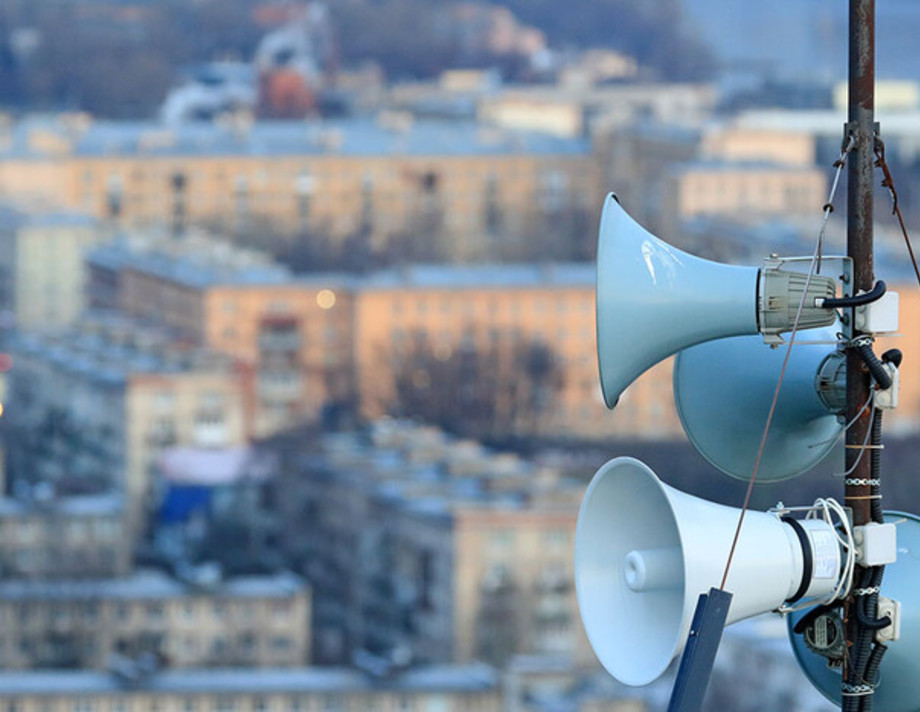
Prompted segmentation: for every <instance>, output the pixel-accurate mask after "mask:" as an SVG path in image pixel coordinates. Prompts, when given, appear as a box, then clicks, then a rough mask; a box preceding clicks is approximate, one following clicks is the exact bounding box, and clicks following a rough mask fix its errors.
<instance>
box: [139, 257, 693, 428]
mask: <svg viewBox="0 0 920 712" xmlns="http://www.w3.org/2000/svg"><path fill="white" fill-rule="evenodd" d="M448 269H450V268H448ZM545 270H546V271H545V275H546V277H547V280H548V281H547V282H546V283H545V284H540V283H539V282H535V283H534V284H532V285H528V286H523V285H522V286H514V285H482V286H476V287H457V286H450V285H449V284H448V285H445V286H437V285H432V286H418V285H415V284H413V283H412V274H413V272H412V268H408V269H407V270H406V271H405V272H404V273H397V275H396V279H395V282H394V283H393V285H391V286H387V287H380V286H375V285H374V284H373V281H371V283H369V284H368V285H367V286H362V282H361V280H360V279H358V280H356V281H355V282H354V283H351V284H349V283H347V282H344V281H342V280H337V279H329V280H324V279H321V278H318V279H310V280H302V281H292V282H289V283H286V284H279V285H232V284H227V285H220V286H211V287H201V288H191V287H189V286H186V285H184V284H182V283H179V282H177V281H174V280H170V279H166V278H163V277H159V276H155V275H152V274H150V273H146V272H140V271H135V270H127V271H126V272H124V273H123V279H122V283H123V287H124V288H123V294H124V295H125V297H124V299H123V304H124V308H125V309H126V310H127V311H128V312H129V313H133V314H137V315H141V316H147V317H148V318H152V319H158V320H160V321H162V322H164V323H166V324H168V325H170V326H173V327H176V328H179V329H180V330H181V331H183V332H184V333H187V334H189V335H190V336H192V337H193V338H195V339H202V340H203V341H204V343H206V344H207V345H208V346H210V347H212V348H214V349H216V350H218V351H221V352H223V353H227V354H230V355H231V356H233V357H234V358H236V359H239V360H240V362H241V363H242V372H243V377H244V379H248V380H247V383H246V388H247V394H248V395H247V399H248V402H247V406H246V407H247V413H248V418H249V419H250V428H251V432H252V433H254V434H268V433H270V432H275V431H276V430H277V429H278V428H279V427H284V426H288V425H290V424H291V423H292V422H295V421H296V420H297V419H304V418H305V419H312V418H315V417H317V415H318V414H319V412H320V408H321V407H322V405H323V404H324V403H325V402H327V401H333V402H342V403H348V402H351V400H352V399H354V398H357V399H358V402H359V403H360V405H361V408H362V412H363V413H364V414H365V415H367V416H368V417H371V418H375V417H379V416H380V415H382V414H385V413H387V411H388V408H389V407H390V405H391V404H392V399H393V394H394V390H393V389H394V385H393V375H394V370H395V369H398V368H400V367H401V366H403V365H404V363H405V358H406V355H407V353H408V349H409V348H410V344H411V343H412V341H413V339H414V338H415V335H416V334H419V333H421V334H424V335H425V338H426V339H427V341H428V343H429V344H430V345H431V346H432V348H433V350H434V353H435V355H436V356H437V355H440V356H438V357H443V358H445V359H446V358H449V357H450V356H451V355H452V354H453V353H454V351H455V350H456V349H457V348H458V347H460V345H461V344H462V343H463V342H464V341H465V340H472V343H474V344H475V345H476V346H477V348H480V349H483V350H485V349H488V348H490V346H491V345H492V344H493V343H494V342H495V340H496V339H499V340H501V341H503V342H504V343H506V344H507V343H508V342H509V340H510V341H511V342H520V343H524V344H526V343H529V342H531V341H538V342H542V343H544V344H546V345H548V346H549V347H550V348H551V349H552V351H553V352H554V354H555V355H556V356H557V358H558V363H559V364H560V366H561V372H562V388H561V391H560V392H559V393H558V396H557V398H556V402H555V405H554V408H553V409H552V411H551V412H547V413H544V414H542V416H541V418H540V420H539V422H537V423H535V424H533V423H532V424H530V425H528V426H527V427H530V428H537V430H538V431H539V432H544V433H556V434H573V435H582V436H589V437H598V436H599V437H608V436H622V437H630V436H639V437H643V436H646V435H648V436H649V437H670V436H674V435H675V434H679V433H680V432H681V430H680V425H679V423H678V421H677V416H676V413H675V411H674V408H673V406H672V402H673V401H672V395H671V385H670V372H669V371H667V372H665V370H661V369H660V370H658V371H655V372H654V373H653V374H649V375H648V376H645V377H643V378H641V379H640V380H639V381H637V383H636V384H635V385H634V386H633V387H632V388H631V389H630V391H629V392H628V393H627V394H626V395H625V396H624V399H623V404H622V405H621V406H619V407H618V408H617V410H616V411H615V413H613V414H610V413H608V411H607V409H606V407H605V406H604V405H603V400H602V397H601V394H600V385H599V377H598V373H597V351H596V325H595V316H594V310H595V295H594V285H593V283H592V282H588V283H586V284H584V285H566V284H558V283H554V282H553V281H552V276H553V274H554V272H553V270H554V268H553V267H552V266H549V267H546V268H545ZM534 274H536V275H538V277H537V278H539V274H540V272H539V268H535V273H534ZM272 319H290V320H292V321H293V322H296V325H297V330H298V332H297V333H298V346H297V348H298V350H299V351H298V355H297V357H296V358H297V367H298V369H299V372H297V373H296V374H295V373H293V372H292V374H291V380H289V381H288V382H286V383H285V384H284V388H285V389H287V390H288V391H289V392H291V391H294V392H295V397H294V400H295V406H293V409H288V410H285V409H283V408H282V409H281V410H277V409H276V408H275V407H274V406H273V405H272V404H271V400H272V399H271V396H270V394H268V393H264V392H263V393H262V395H261V396H260V392H259V380H258V374H259V372H260V371H261V370H263V369H264V368H266V364H267V363H269V362H270V359H271V357H270V355H269V354H267V353H266V352H265V350H264V349H262V348H261V347H260V333H262V332H263V330H264V324H265V323H266V321H270V320H272ZM512 373H513V371H512ZM279 387H280V386H279Z"/></svg>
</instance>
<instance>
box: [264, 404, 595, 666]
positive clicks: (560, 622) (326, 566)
mask: <svg viewBox="0 0 920 712" xmlns="http://www.w3.org/2000/svg"><path fill="white" fill-rule="evenodd" d="M369 438H370V440H369V441H363V440H362V438H360V437H358V436H354V435H345V434H340V435H335V436H328V437H325V438H323V439H322V441H321V442H320V443H319V444H318V445H317V447H316V448H315V449H308V451H307V452H308V454H306V455H305V456H295V458H296V459H294V460H291V462H290V463H284V462H283V463H282V467H281V471H280V473H279V478H278V492H279V497H278V501H277V511H278V516H279V518H280V520H281V521H282V522H283V525H284V529H285V531H287V532H289V534H290V536H288V537H287V538H286V540H285V546H286V548H287V551H286V556H287V557H288V558H289V560H290V561H291V562H292V564H293V565H294V566H295V567H299V568H302V570H303V571H304V573H305V574H306V576H307V577H308V578H309V579H310V581H311V583H312V585H313V587H314V589H313V590H314V627H313V629H314V641H315V642H314V651H315V655H314V656H315V659H316V660H317V661H318V662H324V663H334V662H336V661H342V660H348V659H350V657H351V656H352V655H354V654H355V653H356V651H368V652H370V653H371V654H374V655H377V656H380V657H382V658H387V657H389V658H392V659H394V660H400V659H403V658H405V659H408V660H412V661H413V662H420V663H434V662H444V661H450V660H453V661H456V662H465V661H471V660H477V659H480V660H486V661H491V662H494V663H502V662H504V661H506V660H507V659H508V658H509V657H510V656H512V655H514V654H517V653H555V654H559V655H568V656H571V657H573V658H574V659H576V660H580V661H582V662H588V661H593V654H592V653H591V652H590V649H589V648H588V644H587V639H586V638H585V636H584V633H583V631H582V629H581V626H580V624H579V622H578V621H579V619H578V612H577V608H576V601H575V595H574V588H573V585H572V582H573V575H574V574H573V570H572V545H573V532H574V526H575V518H576V515H577V510H578V505H579V501H580V497H581V495H582V494H583V485H582V483H580V482H569V481H567V480H566V479H565V478H562V477H561V476H560V475H559V474H558V473H556V472H554V471H552V470H549V469H546V468H538V467H535V466H533V465H531V464H529V463H526V462H523V461H521V460H518V459H517V458H515V457H513V456H508V455H497V454H494V453H491V452H489V451H487V450H485V449H483V448H482V447H481V446H479V445H477V444H475V443H472V442H465V441H455V440H452V439H450V438H447V437H446V436H444V435H443V434H442V433H441V432H440V431H438V430H435V429H431V428H420V427H418V426H412V425H409V424H407V423H401V422H397V421H382V422H380V423H378V424H377V425H376V426H375V427H374V428H373V429H372V430H371V431H370V434H369ZM357 522H360V525H358V526H356V523H357Z"/></svg>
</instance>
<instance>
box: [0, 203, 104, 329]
mask: <svg viewBox="0 0 920 712" xmlns="http://www.w3.org/2000/svg"><path fill="white" fill-rule="evenodd" d="M105 237H106V235H105V233H104V232H103V231H102V230H100V228H99V226H98V224H97V223H96V221H95V220H93V219H92V218H91V217H90V216H88V215H85V214H80V213H61V212H51V213H35V214H30V213H26V212H23V211H19V210H15V209H13V208H2V209H0V310H2V311H4V312H6V316H5V317H4V319H5V326H6V327H7V328H8V327H9V326H11V325H12V324H16V325H18V326H19V327H20V328H24V329H47V328H53V327H57V326H62V325H67V324H72V323H74V322H75V321H76V320H77V318H78V317H79V316H80V313H81V312H82V311H83V308H84V305H85V301H84V290H85V286H86V283H87V281H88V280H87V278H86V266H85V263H84V260H83V252H84V251H86V250H87V249H89V248H91V247H93V246H95V245H98V244H99V243H100V242H102V241H103V240H104V239H105Z"/></svg>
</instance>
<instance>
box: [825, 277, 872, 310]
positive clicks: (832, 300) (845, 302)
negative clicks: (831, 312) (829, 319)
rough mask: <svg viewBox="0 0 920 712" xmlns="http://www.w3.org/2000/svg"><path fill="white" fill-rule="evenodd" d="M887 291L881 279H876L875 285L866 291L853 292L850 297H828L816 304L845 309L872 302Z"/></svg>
mask: <svg viewBox="0 0 920 712" xmlns="http://www.w3.org/2000/svg"><path fill="white" fill-rule="evenodd" d="M887 291H888V285H887V284H885V282H884V281H883V280H881V279H880V280H878V281H877V282H876V283H875V286H874V287H872V289H870V290H869V291H868V292H863V293H862V294H854V295H853V296H852V297H828V298H827V299H822V300H821V303H820V304H819V305H818V306H821V307H824V308H825V309H846V308H848V307H862V306H865V305H866V304H872V302H877V301H878V300H879V299H881V298H882V297H884V296H885V292H887Z"/></svg>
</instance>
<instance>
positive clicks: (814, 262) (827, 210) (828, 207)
mask: <svg viewBox="0 0 920 712" xmlns="http://www.w3.org/2000/svg"><path fill="white" fill-rule="evenodd" d="M855 145H856V141H855V139H854V137H853V136H852V135H851V136H850V137H849V140H848V141H847V143H846V145H845V146H844V147H843V149H842V151H841V153H840V158H838V159H837V160H836V161H835V162H834V167H835V168H836V169H837V173H836V175H835V176H834V181H833V184H832V185H831V190H830V195H829V196H828V199H827V202H826V203H825V204H824V219H823V220H822V222H821V229H820V230H819V231H818V238H817V240H816V241H815V251H814V254H813V255H812V259H811V265H810V266H809V269H808V276H807V277H806V278H805V286H804V288H803V289H802V298H801V299H800V300H799V306H798V309H797V310H796V313H795V319H794V320H793V322H792V331H791V332H790V334H789V346H788V347H787V349H786V356H785V358H784V359H783V366H782V368H781V369H780V372H779V379H778V380H777V382H776V389H775V390H774V391H773V401H772V402H771V403H770V411H769V413H767V422H766V424H765V425H764V429H763V437H762V438H761V439H760V447H759V448H758V449H757V458H756V459H755V460H754V469H753V472H752V473H751V479H750V480H749V481H748V486H747V492H746V493H745V495H744V504H742V505H741V514H740V515H739V516H738V526H737V527H736V528H735V535H734V537H732V545H731V548H730V549H729V551H728V560H727V561H726V562H725V571H724V573H723V574H722V583H721V584H719V588H720V589H721V590H723V591H724V590H725V582H726V581H727V580H728V573H729V571H730V570H731V566H732V560H733V559H734V557H735V549H736V548H737V547H738V538H739V537H740V536H741V527H742V525H743V524H744V515H745V514H746V513H747V510H748V506H749V505H750V503H751V494H753V492H754V482H755V480H756V479H757V472H758V470H760V463H761V460H763V453H764V449H765V448H766V445H767V437H768V436H769V434H770V426H771V425H772V424H773V416H774V414H775V413H776V403H777V401H778V400H779V393H780V389H781V388H782V387H783V379H784V378H785V376H786V367H787V366H788V365H789V357H790V355H791V354H792V347H793V345H794V344H795V336H796V333H797V332H798V329H799V321H800V320H801V317H802V309H803V308H804V307H805V299H806V298H807V296H808V288H809V286H811V279H812V277H814V275H815V271H816V269H818V268H819V263H820V259H821V250H822V246H823V243H824V234H825V232H826V230H827V223H828V220H829V219H830V216H831V213H832V212H833V211H834V195H835V194H836V192H837V186H838V184H839V183H840V174H841V173H842V172H843V168H844V166H845V165H846V159H847V155H848V154H849V153H850V151H852V150H853V147H854V146H855Z"/></svg>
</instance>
